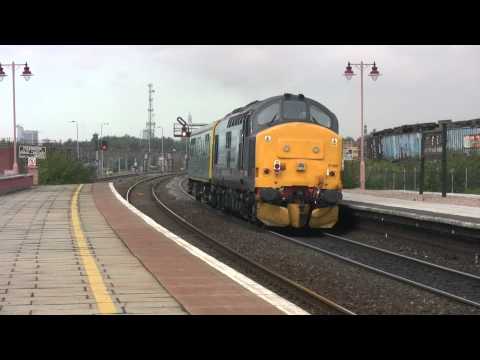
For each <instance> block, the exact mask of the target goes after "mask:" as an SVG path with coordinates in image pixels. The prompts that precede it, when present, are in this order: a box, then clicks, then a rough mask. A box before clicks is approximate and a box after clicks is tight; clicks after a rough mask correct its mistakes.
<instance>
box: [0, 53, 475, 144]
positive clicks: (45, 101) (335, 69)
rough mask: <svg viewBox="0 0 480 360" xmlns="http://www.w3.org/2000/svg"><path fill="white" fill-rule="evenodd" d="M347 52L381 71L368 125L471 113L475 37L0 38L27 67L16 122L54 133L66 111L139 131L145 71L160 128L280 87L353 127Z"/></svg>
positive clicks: (6, 128) (7, 131)
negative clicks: (333, 42) (72, 41)
mask: <svg viewBox="0 0 480 360" xmlns="http://www.w3.org/2000/svg"><path fill="white" fill-rule="evenodd" d="M348 60H350V61H352V62H359V61H360V60H364V61H365V62H372V61H373V60H375V61H376V62H377V65H378V67H379V70H380V72H381V73H382V76H381V77H380V78H379V80H378V81H376V82H373V81H372V80H371V79H370V78H368V77H366V79H365V122H366V124H367V125H368V129H369V130H371V129H373V128H375V129H377V130H380V129H384V128H388V127H393V126H398V125H402V124H412V123H417V122H428V121H437V120H441V119H453V120H465V119H471V118H478V117H480V66H479V64H480V47H479V46H236V45H229V46H0V62H1V63H11V62H12V61H15V62H25V61H27V62H28V64H29V66H30V68H31V71H32V72H33V73H34V76H33V77H32V79H31V80H30V81H29V82H25V81H24V80H23V79H22V78H21V77H20V76H17V77H16V98H17V123H18V124H21V125H23V126H24V127H25V128H26V129H37V130H39V131H40V138H41V139H43V138H50V139H56V140H58V139H62V140H66V139H67V138H75V130H74V129H75V128H74V124H69V123H68V121H71V120H77V121H78V122H79V124H80V125H79V127H80V138H81V139H90V138H91V136H92V134H93V133H94V132H96V131H97V132H99V131H100V124H101V123H102V122H105V121H107V122H109V123H110V126H108V127H105V129H104V132H105V133H106V134H110V135H118V136H122V135H124V134H129V135H133V136H139V135H140V132H141V130H142V128H143V127H144V126H145V122H146V120H147V107H148V88H147V84H148V83H150V82H151V83H152V84H153V85H154V89H155V91H156V92H155V94H154V109H155V121H156V122H157V124H158V125H161V126H163V127H164V129H165V135H171V134H172V127H173V122H174V121H175V119H176V117H177V116H178V115H181V116H184V117H186V116H187V114H188V112H191V113H192V116H193V120H194V122H211V121H213V120H216V119H218V118H220V117H222V116H224V115H225V114H226V113H228V112H230V111H231V110H233V109H234V108H237V107H239V106H242V105H245V104H246V103H248V102H251V101H253V100H261V99H264V98H267V97H270V96H273V95H278V94H283V93H285V92H290V93H294V94H297V93H303V94H304V95H305V96H308V97H311V98H313V99H315V100H317V101H319V102H320V103H322V104H324V105H325V106H327V107H328V108H329V109H330V110H331V111H333V112H334V113H335V114H336V115H337V117H338V119H339V123H340V132H341V134H342V135H344V136H358V135H359V133H360V125H359V123H360V78H359V76H356V77H354V79H353V80H351V81H347V80H346V79H345V78H344V77H343V76H342V74H343V71H344V69H345V66H346V63H347V61H348ZM4 70H5V72H6V73H7V74H8V77H7V78H6V79H4V81H3V82H0V138H3V137H12V133H13V125H12V123H13V121H12V81H11V71H10V69H9V68H4ZM21 70H22V69H19V71H18V73H17V74H18V75H20V73H21ZM354 70H355V71H356V72H357V73H358V70H357V69H354ZM158 133H159V132H158Z"/></svg>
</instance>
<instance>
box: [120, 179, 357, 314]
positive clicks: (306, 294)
mask: <svg viewBox="0 0 480 360" xmlns="http://www.w3.org/2000/svg"><path fill="white" fill-rule="evenodd" d="M174 175H175V174H168V175H161V176H156V177H151V178H143V179H140V180H139V181H137V182H135V183H134V184H133V185H132V186H130V188H129V189H128V190H127V194H126V200H127V201H129V202H130V197H131V194H132V192H133V191H134V190H135V188H136V187H137V186H138V185H140V184H143V183H146V182H151V181H154V180H158V179H165V178H168V177H171V176H174ZM159 184H160V182H157V183H154V184H152V185H151V194H152V197H153V199H154V200H155V202H156V204H158V206H159V207H160V208H161V209H162V210H163V211H164V212H165V213H167V214H168V215H169V216H170V217H172V218H173V219H174V220H175V221H177V222H178V223H180V224H181V225H182V226H183V227H185V228H186V229H188V230H189V231H191V232H193V233H195V234H196V235H197V236H198V237H200V238H201V239H202V240H204V241H207V242H208V243H210V244H212V245H214V246H215V248H217V249H219V250H220V252H221V253H222V254H224V255H225V256H227V257H228V258H229V259H231V260H233V261H234V262H235V263H236V264H241V266H242V267H244V268H245V267H246V268H247V269H248V270H249V271H253V272H254V273H255V274H257V275H259V276H260V277H261V278H262V279H264V280H266V281H265V282H266V283H268V284H273V285H274V287H275V288H281V289H282V290H283V291H284V292H286V293H287V294H289V295H290V296H292V298H295V299H297V300H300V302H306V303H308V304H309V305H311V306H313V307H314V308H317V309H318V308H325V307H327V308H328V309H329V311H330V313H334V314H347V315H355V313H354V312H353V311H350V310H349V309H346V308H345V307H343V306H341V305H339V304H337V303H335V302H334V301H332V300H330V299H327V298H326V297H324V296H322V295H320V294H318V293H316V292H314V291H312V290H310V289H308V288H306V287H304V286H302V285H301V284H299V283H297V282H295V281H293V280H291V279H289V278H287V277H285V276H283V275H281V274H278V273H277V272H275V271H272V270H270V269H268V268H266V267H264V266H263V265H261V264H259V263H258V262H256V261H254V260H252V259H249V258H248V257H245V256H244V255H242V254H240V253H239V252H237V251H235V250H233V249H231V248H230V247H228V246H225V245H224V244H222V243H221V242H220V241H218V240H216V239H215V238H213V237H212V236H210V235H208V234H207V233H205V232H203V231H202V230H200V229H199V228H198V227H196V226H195V225H193V224H191V223H190V222H189V221H187V220H186V219H185V218H183V217H182V216H180V215H179V214H177V213H175V212H174V211H173V210H171V209H170V208H169V207H168V205H167V204H165V203H164V202H163V201H161V200H160V199H159V197H158V195H157V193H156V188H157V186H158V185H159Z"/></svg>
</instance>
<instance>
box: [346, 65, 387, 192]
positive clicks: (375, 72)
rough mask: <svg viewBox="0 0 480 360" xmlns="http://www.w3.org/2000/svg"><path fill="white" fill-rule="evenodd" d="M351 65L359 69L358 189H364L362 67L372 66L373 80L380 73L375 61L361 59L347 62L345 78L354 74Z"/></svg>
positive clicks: (375, 79) (349, 78) (348, 78)
mask: <svg viewBox="0 0 480 360" xmlns="http://www.w3.org/2000/svg"><path fill="white" fill-rule="evenodd" d="M352 65H355V66H357V67H358V68H359V69H360V134H361V136H360V189H361V190H365V157H364V145H363V144H364V128H363V107H364V106H363V69H364V68H365V67H367V66H372V70H371V71H370V74H369V76H370V77H371V78H372V80H373V81H377V79H378V77H379V76H380V73H379V71H378V68H377V65H376V64H375V62H373V64H367V63H364V62H363V61H361V62H360V63H359V64H351V63H350V62H348V65H347V67H346V69H345V72H344V73H343V75H344V76H345V77H346V78H347V80H351V78H352V76H354V75H355V74H354V72H353V70H352Z"/></svg>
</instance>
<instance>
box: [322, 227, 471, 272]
mask: <svg viewBox="0 0 480 360" xmlns="http://www.w3.org/2000/svg"><path fill="white" fill-rule="evenodd" d="M323 234H325V235H327V236H329V237H332V238H334V239H337V240H341V241H345V242H348V243H351V244H355V245H358V246H361V247H364V248H368V249H372V250H375V251H378V252H381V253H384V254H388V255H393V256H396V257H399V258H402V259H406V260H409V261H412V262H416V263H419V264H422V265H427V266H430V267H432V268H436V269H439V270H443V271H445V272H451V273H454V274H457V275H461V276H465V277H468V278H471V279H474V280H480V276H478V275H475V274H471V273H467V272H464V271H460V270H457V269H453V268H449V267H446V266H442V265H438V264H434V263H432V262H429V261H425V260H421V259H417V258H414V257H411V256H408V255H404V254H400V253H396V252H393V251H390V250H387V249H382V248H379V247H377V246H373V245H369V244H364V243H361V242H359V241H355V240H352V239H347V238H346V237H343V236H339V235H335V234H331V233H328V232H323Z"/></svg>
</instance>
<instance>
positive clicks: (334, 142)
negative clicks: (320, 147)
mask: <svg viewBox="0 0 480 360" xmlns="http://www.w3.org/2000/svg"><path fill="white" fill-rule="evenodd" d="M337 143H338V139H337V138H335V137H334V138H332V145H337Z"/></svg>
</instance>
